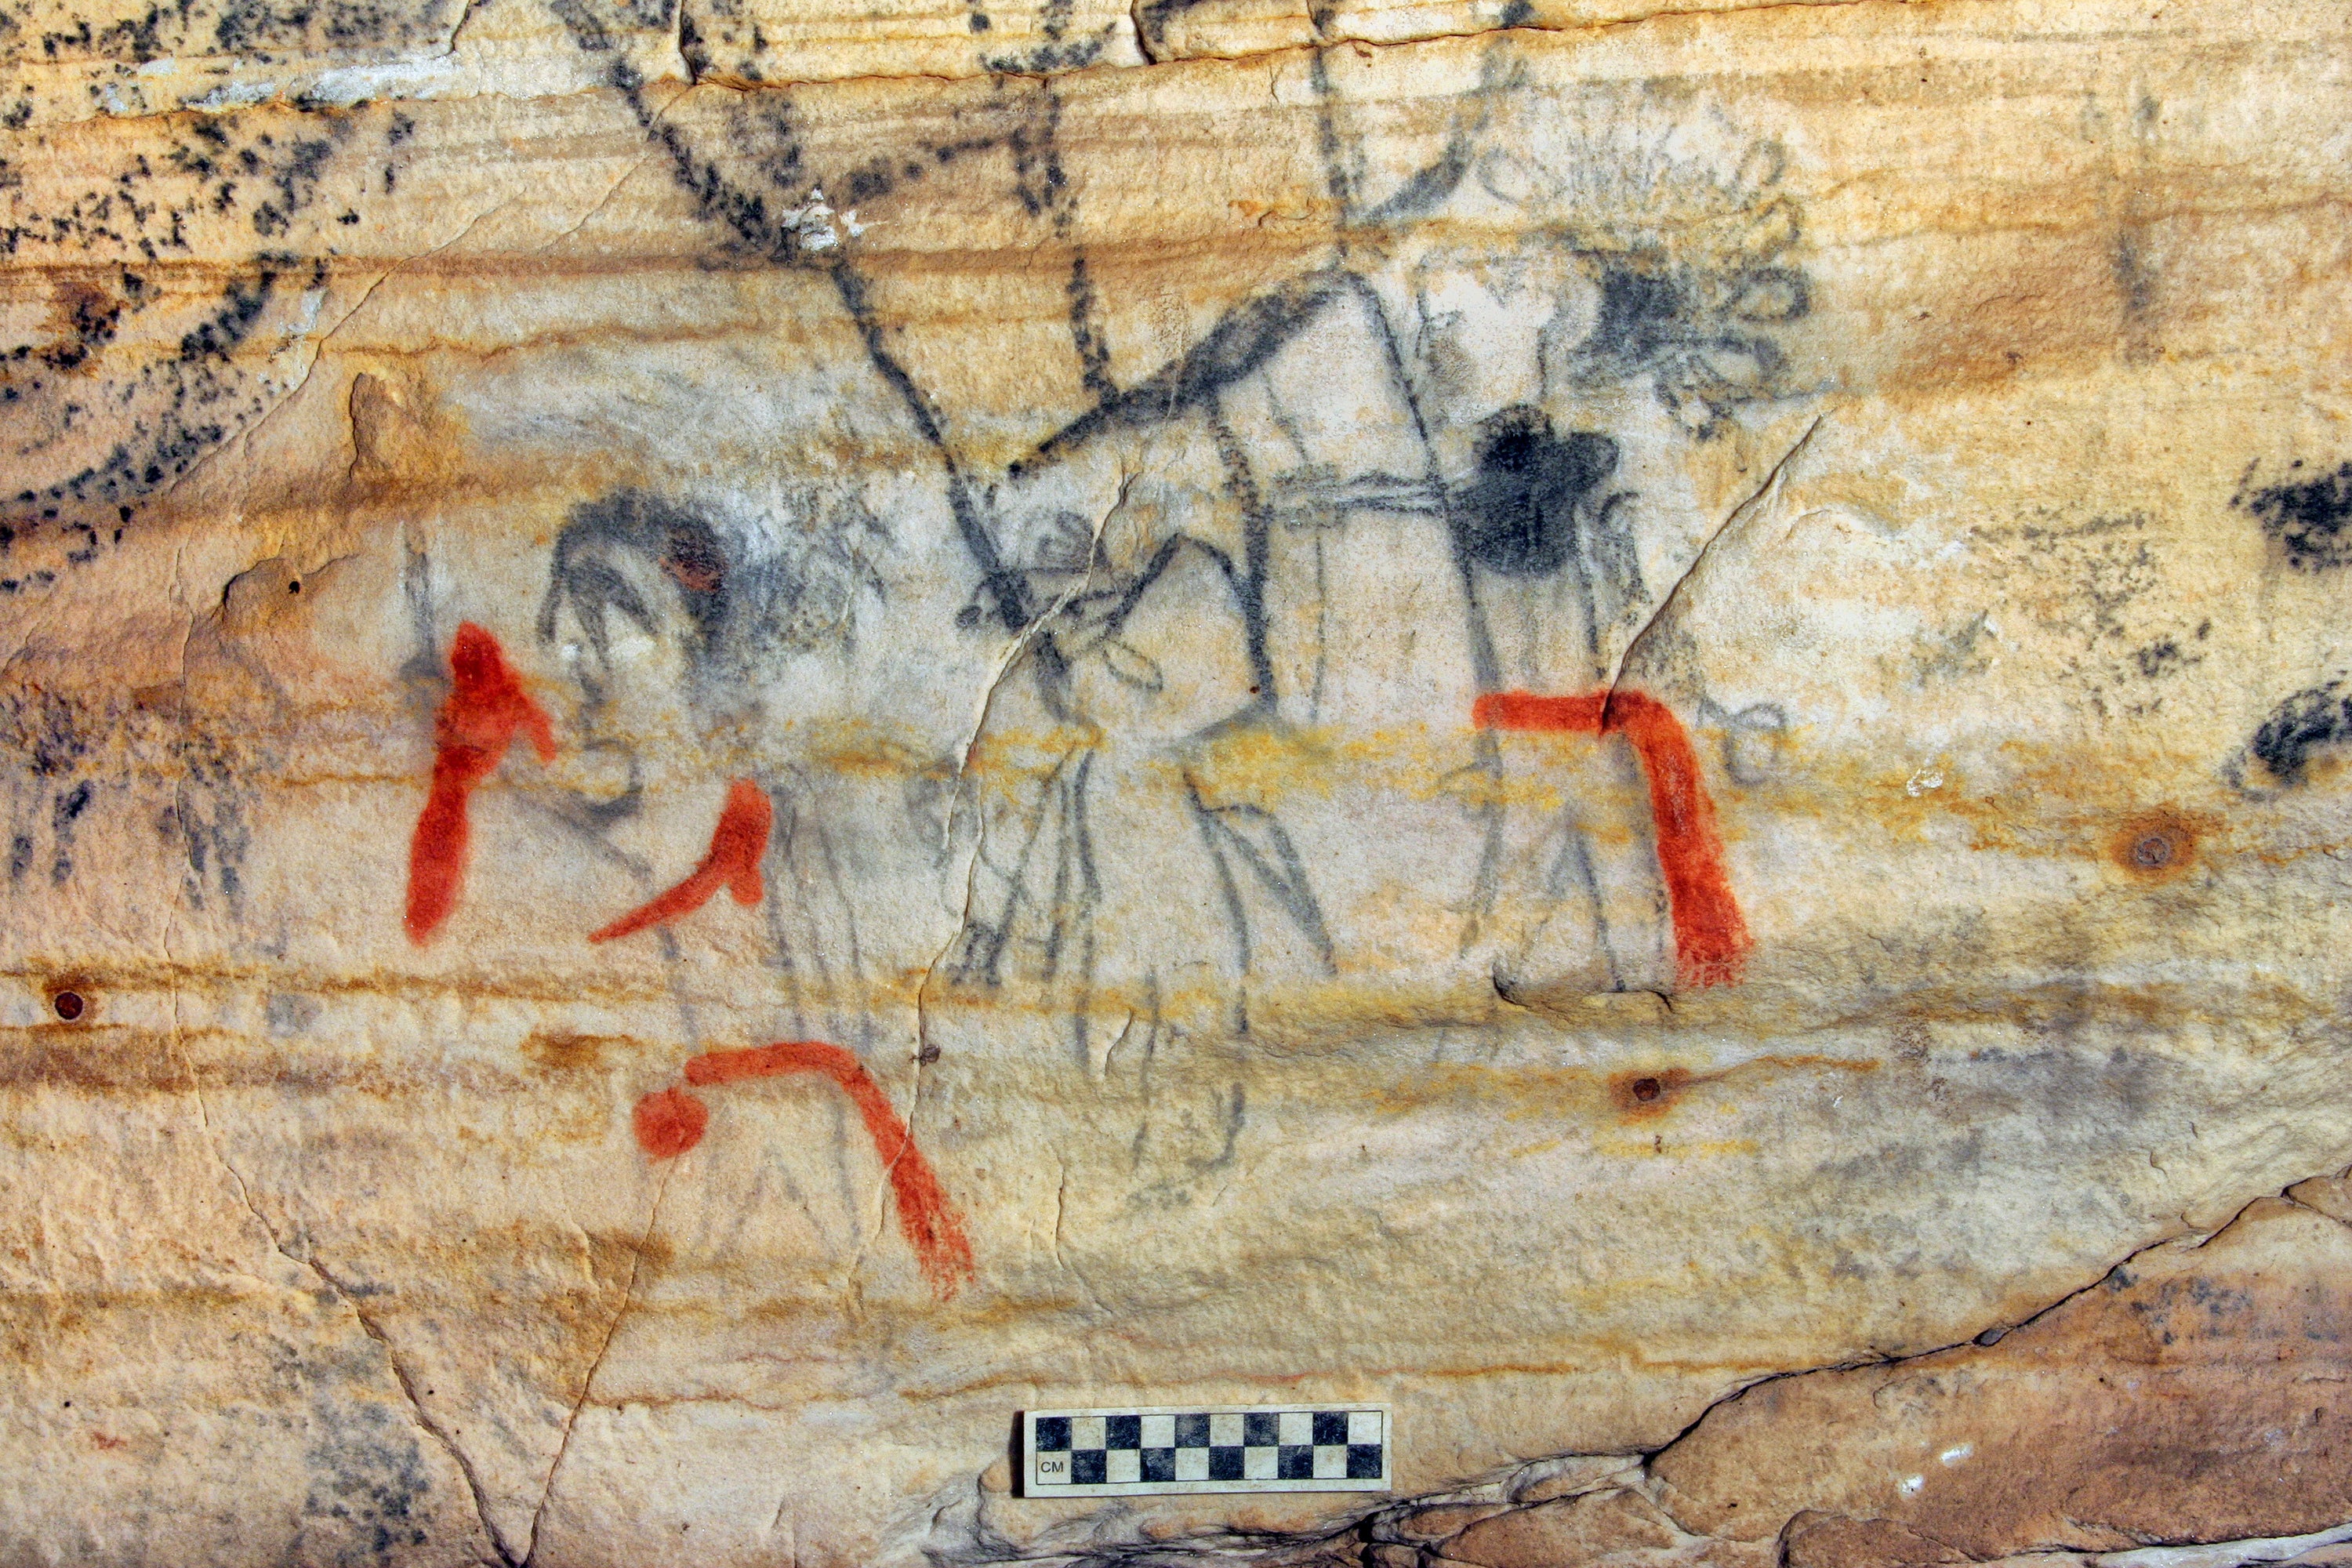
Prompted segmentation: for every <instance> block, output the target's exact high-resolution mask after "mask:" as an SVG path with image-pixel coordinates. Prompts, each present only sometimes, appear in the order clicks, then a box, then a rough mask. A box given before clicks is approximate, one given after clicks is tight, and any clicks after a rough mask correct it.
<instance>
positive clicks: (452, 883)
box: [408, 621, 555, 947]
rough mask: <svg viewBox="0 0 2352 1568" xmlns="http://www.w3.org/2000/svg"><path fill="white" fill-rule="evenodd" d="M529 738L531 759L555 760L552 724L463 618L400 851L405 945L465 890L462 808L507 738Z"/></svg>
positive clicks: (499, 654)
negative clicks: (425, 778)
mask: <svg viewBox="0 0 2352 1568" xmlns="http://www.w3.org/2000/svg"><path fill="white" fill-rule="evenodd" d="M516 731H524V732H526V733H528V734H529V735H530V743H531V747H532V749H533V750H535V751H536V752H538V753H539V760H540V761H541V762H542V763H551V762H553V761H554V760H555V727H554V726H553V725H552V724H551V723H549V722H548V719H547V713H546V710H544V709H542V708H541V707H540V705H539V704H538V703H536V702H534V701H532V700H531V699H530V693H528V692H526V691H525V690H523V689H522V681H521V679H520V678H519V677H518V676H517V675H516V674H515V672H514V668H513V667H512V666H510V665H509V664H508V663H507V657H506V652H505V650H504V649H502V648H500V647H499V639H498V638H496V637H492V636H491V635H490V634H489V633H488V632H486V631H484V630H483V629H482V628H481V627H479V626H476V625H475V624H474V623H473V622H471V621H467V622H466V623H465V624H464V625H462V626H459V627H458V628H457V642H456V644H455V645H454V646H453V647H451V648H450V650H449V695H448V698H447V699H446V700H445V701H443V702H442V704H441V711H440V713H439V714H438V715H437V716H436V718H435V720H434V721H433V741H434V752H433V787H432V789H431V790H430V792H428V793H427V794H426V795H425V810H424V813H423V814H422V815H421V816H418V817H417V819H416V836H415V838H413V839H412V840H410V843H409V849H408V940H409V941H411V942H415V943H416V944H417V945H418V946H420V947H421V946H423V945H424V944H425V942H427V941H429V940H430V939H431V938H432V935H433V932H434V931H436V929H438V927H439V926H440V924H441V922H442V921H446V920H447V919H448V918H449V911H450V910H453V909H455V908H457V894H458V892H459V890H460V889H462V888H463V887H464V886H465V881H466V854H467V844H468V842H469V839H470V837H471V831H472V830H471V827H470V826H469V825H468V823H467V801H468V799H469V798H470V797H471V795H473V793H474V786H475V785H476V784H480V783H481V782H482V781H483V780H484V779H486V778H488V777H489V776H490V774H491V773H495V772H496V771H497V770H498V765H499V760H500V759H501V758H503V757H504V756H505V755H506V754H507V748H508V747H509V746H511V745H512V744H513V743H514V738H515V733H516Z"/></svg>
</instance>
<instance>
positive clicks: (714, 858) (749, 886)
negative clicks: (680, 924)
mask: <svg viewBox="0 0 2352 1568" xmlns="http://www.w3.org/2000/svg"><path fill="white" fill-rule="evenodd" d="M774 818H775V809H774V807H772V806H771V805H769V804H768V795H767V792H766V791H764V790H762V789H761V787H760V786H759V785H757V784H753V783H752V782H751V780H749V779H737V780H736V781H735V782H734V783H733V784H730V785H729V786H728V789H727V805H726V808H725V809H724V810H722V811H721V812H719V826H717V827H715V828H713V829H712V830H711V833H710V849H709V853H707V854H705V855H704V856H703V857H702V864H701V865H699V866H697V867H696V868H694V872H693V874H692V875H691V876H689V877H688V878H687V879H686V880H685V881H683V882H680V883H679V884H678V885H677V887H675V888H672V889H670V890H669V891H668V892H667V893H663V894H661V895H660V896H659V897H657V898H656V899H654V900H652V901H650V902H648V903H646V904H643V905H640V906H639V907H638V908H636V909H634V910H630V911H629V912H628V913H627V914H625V915H623V916H622V917H621V918H620V919H619V920H616V921H614V922H613V923H612V924H611V925H608V926H606V927H604V929H603V930H601V931H594V932H593V933H591V934H590V936H589V938H588V940H589V941H590V942H611V941H613V940H614V938H616V937H624V936H630V935H633V934H635V932H637V931H643V930H645V929H646V927H647V926H656V925H659V924H661V923H662V922H663V921H672V920H676V919H677V917H678V916H680V915H690V914H692V913H693V912H694V911H695V910H698V909H700V908H701V907H702V906H703V905H705V904H707V903H709V901H710V895H711V894H713V893H715V892H717V891H718V890H719V889H720V888H721V887H724V888H726V889H728V891H730V892H731V893H733V894H734V895H735V901H736V902H737V903H739V904H742V905H745V906H749V905H751V904H756V903H758V902H759V901H760V894H761V883H760V860H761V857H762V856H764V855H766V854H767V852H768V833H769V830H770V828H771V827H772V826H773V825H774Z"/></svg>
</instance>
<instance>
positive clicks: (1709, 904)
mask: <svg viewBox="0 0 2352 1568" xmlns="http://www.w3.org/2000/svg"><path fill="white" fill-rule="evenodd" d="M1471 717H1472V718H1473V719H1474V720H1475V721H1476V722H1477V724H1478V725H1479V726H1480V727H1481V728H1482V729H1488V730H1535V731H1552V732H1555V733H1560V734H1575V735H1622V736H1624V737H1625V739H1626V741H1627V742H1630V743H1631V744H1632V745H1633V754H1634V755H1635V756H1637V757H1639V758H1640V759H1641V762H1642V773H1643V776H1644V777H1645V778H1647V779H1648V781H1649V784H1650V815H1651V816H1652V817H1653V818H1654V819H1655V821H1656V824H1657V833H1658V869H1659V871H1660V873H1661V874H1662V875H1663V876H1664V879H1665V883H1666V902H1667V906H1668V908H1669V909H1670V910H1671V911H1672V914H1673V918H1674V926H1675V968H1676V971H1677V976H1678V979H1679V981H1680V983H1681V984H1682V986H1683V987H1684V989H1685V990H1696V989H1698V988H1699V987H1701V986H1705V985H1733V984H1738V981H1739V976H1740V972H1741V970H1742V969H1743V968H1744V967H1745V965H1746V963H1747V960H1748V947H1749V946H1750V945H1751V944H1750V942H1749V939H1748V923H1747V921H1743V920H1742V919H1741V918H1740V915H1739V901H1738V900H1737V899H1735V898H1734V897H1733V896H1732V892H1731V879H1730V877H1729V876H1728V875H1727V873H1726V872H1725V870H1724V867H1723V838H1722V836H1721V835H1720V834H1719V833H1718V832H1717V829H1716V826H1715V803H1714V802H1713V801H1711V800H1709V799H1707V796H1706V786H1705V785H1703V784H1700V783H1699V776H1698V758H1697V757H1696V755H1695V754H1693V752H1692V751H1691V743H1690V737H1689V736H1688V735H1686V734H1685V733H1684V731H1683V727H1682V722H1681V721H1679V720H1677V719H1676V718H1675V716H1674V712H1673V710H1670V709H1669V708H1667V706H1666V705H1665V704H1664V703H1663V702H1661V701H1659V700H1657V699H1656V698H1654V697H1650V696H1646V695H1644V694H1643V693H1642V692H1639V691H1605V690H1604V691H1588V692H1584V693H1581V694H1580V695H1577V696H1573V697H1539V696H1537V695H1536V694H1535V693H1533V692H1529V691H1494V692H1489V693H1487V694H1486V696H1484V697H1481V698H1479V699H1478V700H1477V702H1476V704H1475V706H1474V707H1473V708H1472V710H1471Z"/></svg>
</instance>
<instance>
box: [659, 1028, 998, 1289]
mask: <svg viewBox="0 0 2352 1568" xmlns="http://www.w3.org/2000/svg"><path fill="white" fill-rule="evenodd" d="M803 1072H813V1073H818V1074H822V1075H823V1076H824V1077H826V1078H829V1079H832V1080H833V1081H834V1083H835V1085H837V1086H838V1087H839V1088H840V1089H841V1091H842V1092H843V1093H844V1094H845V1095H847V1096H848V1097H849V1101H850V1103H851V1104H853V1105H855V1106H856V1107H857V1113H858V1115H860V1116H861V1117H863V1118H864V1119H865V1121H866V1136H867V1137H869V1138H871V1139H873V1141H874V1152H875V1153H876V1154H877V1156H879V1157H880V1159H881V1161H882V1167H883V1169H884V1171H885V1172H887V1173H888V1175H889V1177H890V1191H891V1194H892V1196H893V1197H894V1198H895V1199H896V1200H897V1203H898V1228H899V1229H900V1230H901V1231H902V1232H904V1233H905V1235H906V1237H907V1244H908V1246H909V1247H913V1248H914V1249H915V1258H916V1261H917V1262H919V1264H921V1265H922V1269H923V1276H924V1278H925V1279H929V1281H930V1282H931V1289H934V1290H935V1291H937V1292H938V1293H939V1295H940V1297H941V1298H942V1299H944V1298H946V1297H950V1296H952V1295H954V1294H955V1293H956V1289H957V1288H958V1287H959V1286H961V1285H962V1284H963V1283H964V1282H965V1281H967V1280H969V1279H971V1278H972V1261H971V1242H970V1241H969V1240H967V1239H966V1238H965V1237H964V1233H963V1222H962V1221H961V1219H959V1218H958V1217H957V1215H956V1212H955V1205H953V1204H951V1203H950V1202H949V1201H948V1195H947V1193H946V1191H945V1189H943V1188H942V1187H940V1179H939V1177H938V1176H936V1175H934V1174H932V1173H931V1167H930V1163H929V1161H927V1160H925V1159H924V1158H923V1152H922V1151H921V1150H919V1149H918V1148H916V1147H915V1140H914V1137H913V1135H912V1134H910V1133H909V1132H908V1131H907V1124H906V1123H905V1122H903V1121H899V1120H898V1112H897V1111H896V1110H893V1109H891V1105H890V1102H889V1100H886V1099H884V1098H883V1094H882V1091H881V1089H879V1088H877V1087H876V1085H875V1082H874V1079H872V1078H870V1077H869V1076H867V1074H866V1068H864V1067H863V1066H862V1065H860V1064H859V1062H858V1060H857V1058H856V1057H854V1056H852V1055H850V1054H849V1053H848V1052H847V1051H845V1050H843V1049H842V1048H841V1047H839V1046H828V1045H824V1044H823V1043H821V1042H819V1041H816V1040H785V1041H782V1042H779V1043H778V1044H776V1045H772V1046H763V1047H760V1048H758V1049H756V1050H748V1051H711V1052H709V1053H707V1054H705V1055H702V1056H698V1057H696V1058H692V1059H691V1060H689V1061H688V1063H687V1064H686V1081H687V1082H688V1083H689V1084H692V1085H694V1086H695V1087H696V1088H698V1089H699V1088H705V1087H708V1086H710V1085H715V1084H722V1083H733V1082H734V1081H736V1080H737V1079H747V1078H776V1077H781V1076H782V1075H785V1074H788V1073H803ZM635 1122H636V1131H637V1142H639V1143H640V1144H641V1145H643V1146H644V1148H645V1151H646V1153H648V1154H651V1155H652V1156H653V1157H654V1158H655V1159H656V1160H667V1159H669V1158H671V1157H672V1156H674V1155H677V1154H683V1153H685V1152H687V1151H688V1149H691V1148H693V1147H694V1146H695V1145H696V1144H697V1143H698V1142H701V1141H702V1134H703V1130H704V1129H705V1128H707V1127H708V1126H709V1123H710V1111H709V1108H708V1107H707V1106H705V1105H704V1104H703V1103H702V1101H701V1100H697V1099H696V1098H695V1097H694V1096H693V1095H691V1094H688V1092H687V1091H686V1090H684V1089H675V1088H673V1089H662V1090H660V1091H659V1092H658V1093H655V1094H649V1095H647V1096H646V1097H645V1098H644V1099H643V1100H639V1101H637V1109H636V1114H635Z"/></svg>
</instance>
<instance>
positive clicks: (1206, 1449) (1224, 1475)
mask: <svg viewBox="0 0 2352 1568" xmlns="http://www.w3.org/2000/svg"><path fill="white" fill-rule="evenodd" d="M1021 1447H1022V1480H1023V1483H1024V1485H1023V1491H1024V1495H1026V1496H1028V1497H1033V1498H1046V1497H1154V1496H1163V1495H1173V1494H1177V1493H1183V1492H1384V1491H1386V1490H1388V1489H1389V1447H1390V1435H1389V1411H1388V1407H1387V1406H1386V1405H1123V1406H1115V1407H1109V1408H1097V1409H1088V1410H1026V1411H1024V1412H1022V1415H1021Z"/></svg>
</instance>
